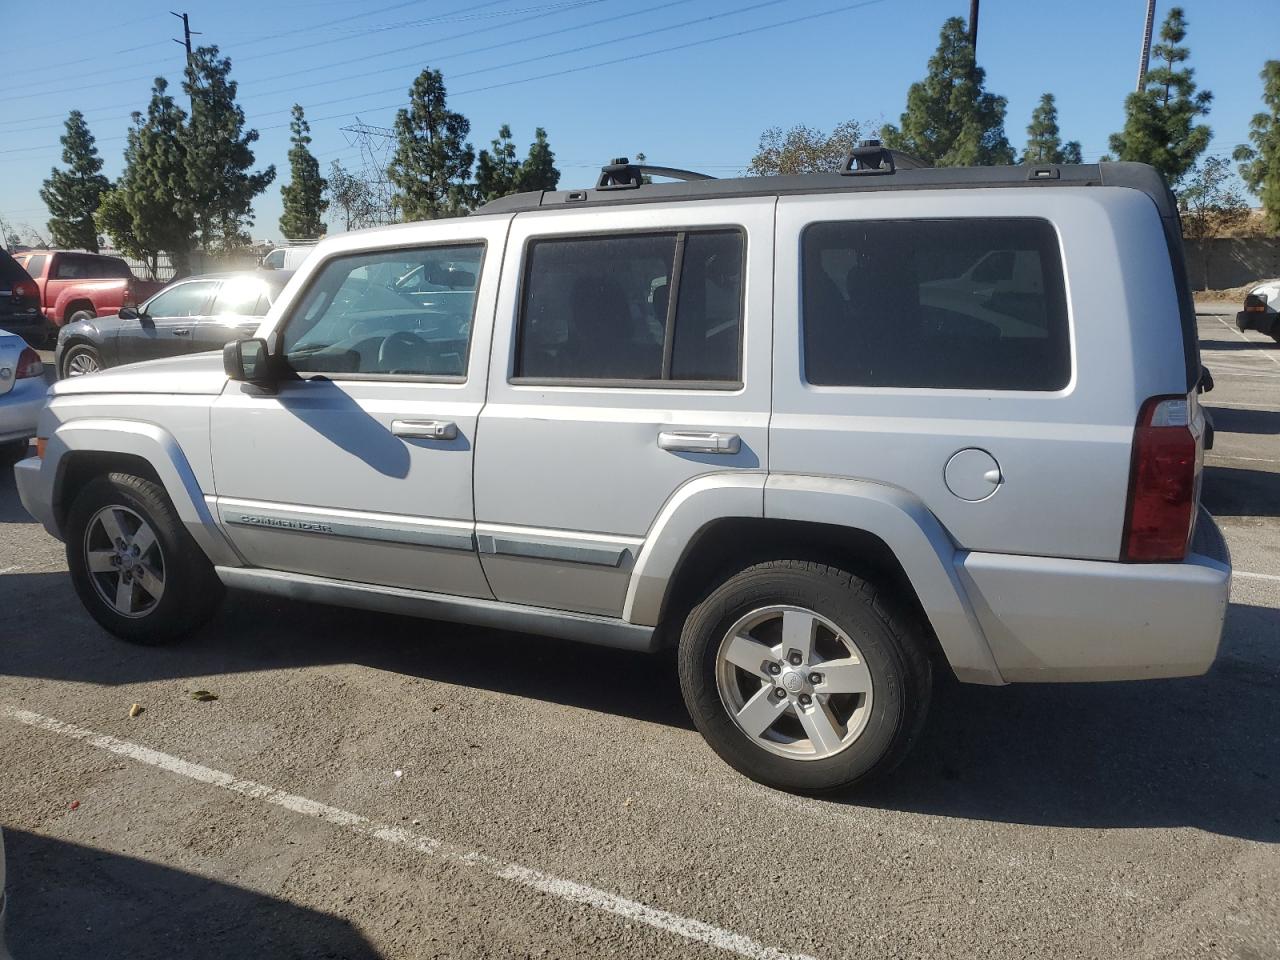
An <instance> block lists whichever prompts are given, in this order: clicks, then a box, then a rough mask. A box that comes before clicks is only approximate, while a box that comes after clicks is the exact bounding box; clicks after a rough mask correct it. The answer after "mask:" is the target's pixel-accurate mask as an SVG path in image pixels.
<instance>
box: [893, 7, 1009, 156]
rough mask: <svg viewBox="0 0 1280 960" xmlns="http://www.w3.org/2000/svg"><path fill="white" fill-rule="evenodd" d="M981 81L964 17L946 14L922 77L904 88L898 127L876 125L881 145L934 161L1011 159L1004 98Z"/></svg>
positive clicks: (979, 69) (980, 71)
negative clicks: (906, 90)
mask: <svg viewBox="0 0 1280 960" xmlns="http://www.w3.org/2000/svg"><path fill="white" fill-rule="evenodd" d="M985 82H986V71H984V70H983V69H982V68H981V67H979V66H978V65H977V63H976V62H975V60H974V53H973V45H972V44H971V43H970V42H969V36H968V33H967V32H966V31H965V26H964V20H963V19H961V18H960V17H951V18H949V19H948V20H947V21H946V22H945V23H943V25H942V34H941V37H940V39H939V42H938V50H937V52H936V53H935V54H934V55H933V56H932V57H930V58H929V69H928V72H927V73H926V75H925V78H924V79H923V80H922V81H920V82H918V83H913V84H912V85H911V89H910V90H909V91H908V92H907V110H906V113H904V114H903V115H902V121H901V122H902V126H901V128H899V127H896V126H894V125H893V124H891V123H890V124H885V126H884V127H883V128H882V129H881V131H880V138H881V139H882V140H883V141H884V145H885V146H886V147H889V148H891V149H894V150H902V151H905V152H906V153H909V154H911V155H912V156H913V157H915V158H916V159H918V160H923V161H924V162H925V163H929V164H932V165H933V166H935V167H964V166H974V165H977V164H996V163H1013V158H1014V154H1013V148H1012V147H1011V146H1009V141H1008V139H1007V138H1006V137H1005V133H1004V115H1005V110H1006V108H1007V106H1008V101H1006V100H1005V98H1004V97H998V96H996V95H995V94H993V93H987V92H986V91H985V90H984V89H983V84H984V83H985Z"/></svg>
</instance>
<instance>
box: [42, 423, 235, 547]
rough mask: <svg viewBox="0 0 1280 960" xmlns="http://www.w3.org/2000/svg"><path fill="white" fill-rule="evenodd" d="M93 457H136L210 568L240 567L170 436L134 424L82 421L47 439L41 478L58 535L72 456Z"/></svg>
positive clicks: (154, 427) (62, 524)
mask: <svg viewBox="0 0 1280 960" xmlns="http://www.w3.org/2000/svg"><path fill="white" fill-rule="evenodd" d="M81 453H92V454H96V455H100V456H110V455H112V454H117V455H121V456H129V457H137V458H138V459H140V460H143V461H144V462H146V463H147V464H148V465H149V466H150V467H151V469H152V470H154V471H155V474H156V477H157V478H158V479H159V481H160V484H161V486H163V487H164V489H165V493H166V494H168V496H169V499H170V501H171V502H172V503H173V506H174V509H175V510H176V511H177V513H178V518H179V519H180V520H181V521H182V524H183V526H185V527H186V528H187V531H188V532H189V533H190V534H191V536H192V538H193V539H194V540H195V541H196V543H197V544H199V545H200V548H201V549H202V550H204V552H205V555H206V556H208V558H209V560H210V562H212V563H214V564H221V565H224V566H238V565H240V564H241V563H242V562H243V561H242V560H241V559H240V557H239V556H238V554H237V553H236V552H235V550H234V549H233V548H232V547H231V545H230V543H229V542H228V541H227V539H226V538H225V536H223V534H222V531H221V530H220V529H219V528H218V525H217V522H216V521H215V519H214V517H213V514H212V513H211V512H210V510H209V506H208V504H207V503H205V498H204V492H203V491H202V490H201V489H200V482H199V480H197V479H196V475H195V471H193V470H192V469H191V464H190V463H189V462H188V461H187V457H186V454H184V453H183V451H182V447H181V445H180V444H179V443H178V441H177V440H176V439H175V438H174V437H173V435H172V434H171V433H169V431H167V430H165V429H164V428H163V427H160V426H157V425H156V424H153V423H145V422H143V421H138V420H120V419H105V418H102V419H97V418H94V419H83V420H73V421H70V422H67V423H63V424H61V425H60V426H59V427H58V428H57V429H56V430H55V431H54V432H53V434H52V435H51V436H50V437H49V440H48V443H47V446H46V449H45V458H44V462H43V464H42V465H41V472H42V473H44V475H45V476H46V477H51V478H52V484H51V490H50V494H51V496H50V506H51V511H50V513H51V515H52V518H53V520H54V522H55V524H56V525H57V527H58V532H59V533H60V534H61V533H62V532H63V530H64V527H65V509H64V508H63V506H62V504H63V500H64V496H65V493H64V487H65V483H66V478H67V473H68V469H67V468H68V467H69V466H70V464H71V463H72V462H73V461H74V459H75V456H76V455H77V454H81Z"/></svg>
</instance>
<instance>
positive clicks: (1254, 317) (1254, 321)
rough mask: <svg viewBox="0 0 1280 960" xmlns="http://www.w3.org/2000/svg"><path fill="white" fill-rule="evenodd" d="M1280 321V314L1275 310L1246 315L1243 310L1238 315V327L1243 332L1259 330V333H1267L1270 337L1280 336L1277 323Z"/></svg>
mask: <svg viewBox="0 0 1280 960" xmlns="http://www.w3.org/2000/svg"><path fill="white" fill-rule="evenodd" d="M1278 319H1280V313H1276V312H1275V311H1274V310H1267V311H1265V312H1262V313H1259V312H1256V311H1255V312H1252V313H1246V312H1245V311H1244V310H1241V311H1240V312H1239V313H1237V314H1236V326H1237V327H1239V328H1240V329H1241V330H1257V331H1258V332H1259V333H1265V334H1266V335H1267V336H1269V337H1274V336H1276V335H1277V334H1280V328H1277V324H1276V321H1277V320H1278Z"/></svg>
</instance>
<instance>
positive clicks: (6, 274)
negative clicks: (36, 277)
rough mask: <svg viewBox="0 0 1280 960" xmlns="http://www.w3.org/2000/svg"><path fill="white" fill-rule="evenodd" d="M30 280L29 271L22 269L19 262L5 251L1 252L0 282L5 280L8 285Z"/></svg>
mask: <svg viewBox="0 0 1280 960" xmlns="http://www.w3.org/2000/svg"><path fill="white" fill-rule="evenodd" d="M29 279H30V277H28V276H27V271H25V270H23V269H22V266H21V265H20V264H19V263H18V261H17V260H15V259H13V257H11V256H9V254H7V253H5V251H3V250H0V280H4V281H6V282H7V283H17V282H18V281H19V280H29Z"/></svg>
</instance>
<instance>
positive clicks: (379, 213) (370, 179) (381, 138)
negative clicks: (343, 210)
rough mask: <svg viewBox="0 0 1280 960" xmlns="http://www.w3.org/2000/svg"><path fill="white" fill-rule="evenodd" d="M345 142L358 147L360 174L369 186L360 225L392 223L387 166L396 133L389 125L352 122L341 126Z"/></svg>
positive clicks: (392, 208)
mask: <svg viewBox="0 0 1280 960" xmlns="http://www.w3.org/2000/svg"><path fill="white" fill-rule="evenodd" d="M342 132H343V133H344V134H346V136H347V145H348V146H352V147H358V148H359V150H360V177H361V179H363V180H364V181H365V183H366V184H367V185H368V187H369V206H368V212H367V215H366V218H367V219H368V221H369V222H368V223H367V224H364V226H380V225H382V224H386V223H395V222H396V208H395V199H394V197H395V189H394V188H393V187H392V185H391V181H390V180H389V179H388V178H387V166H388V164H390V162H391V154H392V151H393V149H394V147H395V137H396V132H395V131H394V130H392V129H391V128H390V127H376V126H374V125H372V124H369V123H363V122H361V120H360V118H359V117H356V122H355V123H353V124H350V125H349V126H346V127H343V128H342Z"/></svg>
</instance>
